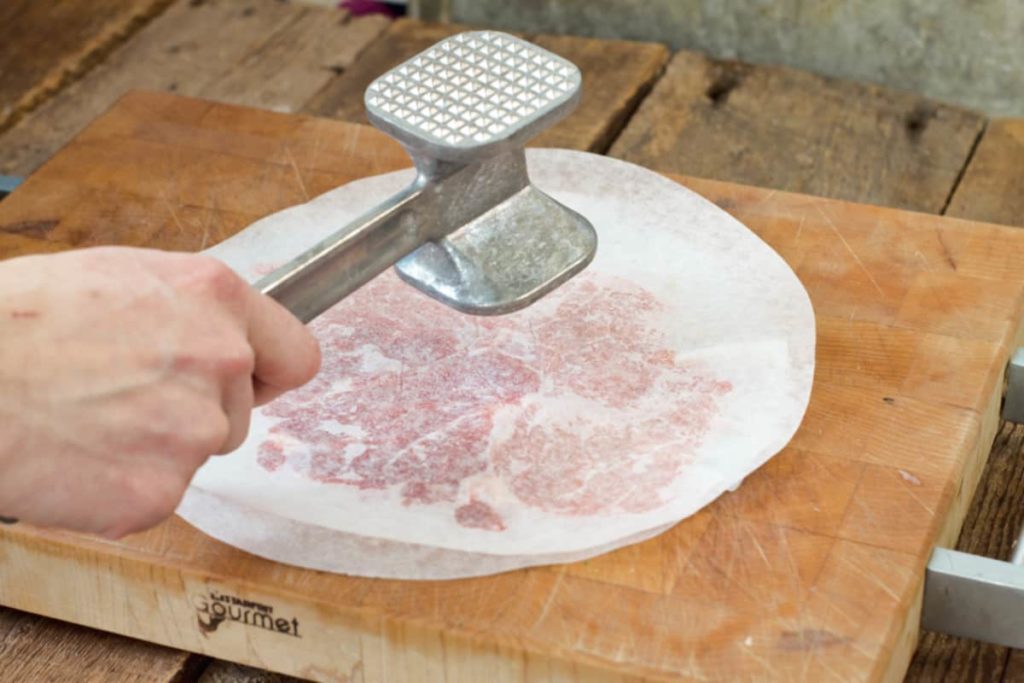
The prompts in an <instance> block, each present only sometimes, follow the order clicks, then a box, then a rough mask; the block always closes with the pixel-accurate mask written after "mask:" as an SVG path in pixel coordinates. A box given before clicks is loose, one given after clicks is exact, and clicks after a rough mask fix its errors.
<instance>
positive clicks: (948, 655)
mask: <svg viewBox="0 0 1024 683" xmlns="http://www.w3.org/2000/svg"><path fill="white" fill-rule="evenodd" d="M1022 197H1024V121H1022V120H1020V119H1016V120H1014V119H1003V120H997V121H992V122H990V123H989V125H988V127H987V128H986V130H985V133H984V135H983V136H982V138H981V142H980V143H979V145H978V147H977V149H976V150H975V153H974V155H973V156H972V157H971V159H970V161H969V163H968V165H967V168H966V169H965V171H964V174H963V178H962V179H961V181H960V183H959V185H958V186H957V188H956V191H955V193H954V194H953V197H952V200H951V201H950V204H949V207H948V208H947V210H946V215H950V216H957V217H960V218H969V219H973V220H983V221H989V222H993V223H1004V224H1007V225H1015V226H1024V204H1022V201H1024V200H1022ZM1022 523H1024V427H1021V426H1018V427H1015V426H1014V425H1012V424H1009V423H1003V424H1002V425H1001V427H1000V433H999V437H998V438H997V440H996V444H995V447H994V448H993V449H992V453H991V455H990V456H989V460H988V464H987V465H986V467H985V472H984V475H983V477H982V481H981V484H980V486H979V489H978V493H977V495H976V497H975V500H974V502H973V504H972V506H971V509H970V512H969V514H968V517H967V521H966V522H965V524H964V529H963V532H962V533H961V535H960V538H959V540H958V542H957V545H956V548H957V549H958V550H962V551H964V552H969V553H975V554H979V555H984V556H986V557H994V558H998V559H1003V560H1005V559H1009V557H1010V554H1011V551H1012V546H1013V543H1014V541H1015V540H1016V538H1017V532H1018V530H1019V529H1020V528H1021V525H1022ZM1021 678H1024V655H1022V654H1021V653H1020V652H1019V651H1015V650H1010V649H1008V648H1004V647H1000V646H996V645H990V644H987V643H980V642H977V641H972V640H968V639H966V638H954V637H952V636H948V635H944V634H938V633H926V634H924V635H923V636H922V638H921V642H920V645H919V647H918V650H917V652H916V653H915V656H914V660H913V663H912V665H911V667H910V670H909V671H908V673H907V681H914V682H918V681H920V682H922V683H923V682H925V681H943V680H965V681H993V682H994V681H1000V680H1006V681H1014V680H1020V679H1021Z"/></svg>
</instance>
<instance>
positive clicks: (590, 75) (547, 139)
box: [532, 35, 669, 153]
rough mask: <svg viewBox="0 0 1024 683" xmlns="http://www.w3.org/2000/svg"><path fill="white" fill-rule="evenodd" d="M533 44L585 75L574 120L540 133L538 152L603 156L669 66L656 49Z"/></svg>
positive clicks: (550, 40)
mask: <svg viewBox="0 0 1024 683" xmlns="http://www.w3.org/2000/svg"><path fill="white" fill-rule="evenodd" d="M534 42H535V43H537V44H538V45H540V46H541V47H543V48H545V49H548V50H551V51H552V52H554V53H555V54H559V55H561V56H563V57H565V58H566V59H568V60H569V61H571V62H572V63H574V64H576V65H577V66H578V67H579V68H580V71H582V72H583V98H582V100H581V101H580V105H579V107H577V109H576V111H575V112H574V113H573V114H571V116H572V118H571V119H567V120H566V121H563V122H562V123H561V124H560V125H556V126H553V127H551V128H549V129H548V130H546V131H544V132H543V133H541V134H540V135H538V136H537V138H536V139H535V140H534V141H533V142H532V144H533V145H536V146H537V147H565V148H570V149H584V150H587V151H590V152H602V153H603V152H605V151H607V150H608V148H609V147H610V146H611V144H612V141H613V140H614V139H615V138H616V136H618V134H619V133H620V132H621V130H622V127H623V126H624V125H625V124H626V121H627V120H628V119H629V117H630V116H631V115H632V114H633V112H634V110H635V109H636V107H637V105H638V104H639V103H640V100H641V99H643V97H644V96H646V95H647V93H648V91H649V90H650V89H651V87H652V85H653V84H654V80H655V79H656V78H657V77H658V75H659V74H660V73H661V70H662V69H663V68H664V66H665V63H666V62H667V61H668V57H669V53H668V49H667V48H665V46H664V45H659V44H655V43H636V42H630V41H625V40H595V39H593V38H576V37H572V36H544V35H542V36H537V37H536V39H535V40H534Z"/></svg>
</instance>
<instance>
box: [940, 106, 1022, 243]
mask: <svg viewBox="0 0 1024 683" xmlns="http://www.w3.org/2000/svg"><path fill="white" fill-rule="evenodd" d="M946 215H948V216H957V217H959V218H970V219H971V220H976V221H987V222H989V223H1002V224H1004V225H1015V226H1019V227H1024V119H997V120H995V121H991V122H990V123H989V124H988V127H987V128H986V129H985V134H984V135H983V136H982V137H981V142H980V143H979V144H978V148H977V150H975V152H974V156H973V157H972V158H971V161H970V163H969V164H968V166H967V169H966V171H964V175H963V179H962V180H961V181H960V184H959V185H958V186H957V188H956V192H955V193H954V194H953V198H952V200H951V201H950V203H949V208H948V209H947V211H946Z"/></svg>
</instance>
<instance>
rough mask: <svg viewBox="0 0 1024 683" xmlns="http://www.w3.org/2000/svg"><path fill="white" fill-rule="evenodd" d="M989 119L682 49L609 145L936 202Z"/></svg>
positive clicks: (690, 168)
mask: <svg viewBox="0 0 1024 683" xmlns="http://www.w3.org/2000/svg"><path fill="white" fill-rule="evenodd" d="M982 124H983V118H982V117H981V116H980V115H978V114H975V113H972V112H970V111H966V110H963V109H958V108H956V107H950V106H946V105H942V104H939V103H936V102H933V101H930V100H926V99H923V98H920V97H917V96H915V95H911V94H907V93H900V92H895V91H892V90H887V89H885V88H881V87H878V86H873V85H866V84H862V83H855V82H851V81H841V80H836V79H830V78H824V77H821V76H816V75H814V74H810V73H806V72H801V71H797V70H794V69H788V68H782V67H771V66H754V65H750V64H744V63H740V62H729V61H718V60H714V59H711V58H709V57H707V56H704V55H701V54H697V53H693V52H688V51H682V52H679V53H677V54H676V55H675V56H674V57H673V58H672V61H671V62H670V63H669V66H668V69H667V70H666V73H665V75H664V76H663V77H662V78H661V79H660V80H659V81H658V83H657V85H656V86H655V88H654V90H653V91H652V93H651V95H650V96H649V97H647V99H646V100H644V102H643V103H642V104H641V106H640V108H639V109H638V110H637V113H636V115H635V116H634V117H633V118H632V119H631V121H630V122H629V125H628V126H627V127H626V129H625V130H624V131H623V133H622V135H621V136H619V138H618V140H616V142H615V144H614V145H613V146H612V149H611V154H612V155H613V156H617V157H620V158H623V159H626V160H628V161H633V162H636V163H638V164H641V165H643V166H648V167H650V168H655V169H658V170H661V171H667V172H673V173H685V174H689V175H696V176H701V177H705V178H718V179H724V180H730V181H733V182H740V183H748V184H751V185H757V186H760V187H769V188H778V189H782V190H789V191H793V192H806V193H809V194H814V195H818V196H822V197H836V198H839V199H849V200H852V201H858V202H867V203H871V204H880V205H885V206H894V207H899V208H906V209H913V210H917V211H927V212H930V213H938V212H940V211H941V210H942V208H943V206H945V204H946V200H947V198H948V197H949V195H950V192H951V191H952V189H953V186H954V184H955V182H956V179H957V178H958V176H959V174H960V171H961V168H962V166H963V163H964V160H965V159H966V158H967V155H968V152H969V150H970V149H971V147H972V146H973V145H974V142H975V140H976V138H977V136H978V134H979V133H980V132H981V128H982Z"/></svg>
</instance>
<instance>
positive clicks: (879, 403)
mask: <svg viewBox="0 0 1024 683" xmlns="http://www.w3.org/2000/svg"><path fill="white" fill-rule="evenodd" d="M408 165H409V161H408V158H407V156H406V155H405V154H404V152H403V151H402V150H401V148H400V147H399V146H398V145H397V144H395V143H394V142H393V141H391V140H390V139H388V138H386V137H385V136H384V135H382V134H380V133H378V132H376V131H375V130H373V129H371V128H367V127H363V126H359V125H354V124H349V123H343V122H338V121H331V120H325V119H316V118H310V117H303V116H293V115H285V114H275V113H270V112H265V111H256V110H251V109H245V108H240V107H235V106H228V105H222V104H215V103H211V102H205V101H201V100H196V99H189V98H182V97H175V96H172V95H166V94H155V93H145V92H136V93H132V94H129V95H127V96H126V97H124V98H123V99H122V100H120V101H119V102H118V103H117V104H116V105H115V106H114V107H113V108H112V109H111V110H110V111H109V112H107V113H106V114H105V115H103V116H102V117H101V118H99V119H98V120H96V121H95V122H94V123H93V124H92V125H90V126H89V127H88V128H87V129H86V130H84V131H83V132H82V133H81V134H80V135H78V137H77V138H76V139H74V140H73V141H72V142H71V143H70V144H68V145H67V146H66V147H65V148H64V149H62V150H61V151H60V152H59V153H58V154H57V155H56V156H54V157H53V158H52V159H51V160H50V161H49V162H48V163H46V164H45V165H44V166H43V167H42V168H41V169H40V170H39V171H38V172H37V173H36V174H34V175H33V176H31V177H30V178H29V179H28V180H27V181H26V182H25V184H24V185H23V186H21V187H20V188H18V189H17V190H16V191H15V192H14V193H13V194H12V195H10V196H9V197H8V198H7V199H6V200H4V201H3V202H2V203H0V257H3V258H10V257H15V256H20V255H25V254H31V253H40V252H52V251H56V250H61V249H71V248H77V247H85V246H92V245H100V244H120V245H133V246H140V247H155V248H163V249H176V250H199V249H203V248H205V247H208V246H211V245H213V244H215V243H216V242H218V241H219V240H222V239H224V238H226V237H228V236H230V235H232V234H233V233H235V232H237V231H239V230H241V229H243V228H244V227H245V226H246V225H248V224H250V223H252V222H253V221H255V220H257V219H259V218H260V217H262V216H265V215H267V214H269V213H272V212H274V211H277V210H279V209H282V208H284V207H287V206H290V205H293V204H296V203H300V202H304V201H306V200H308V199H310V198H312V197H314V196H316V195H318V194H320V193H322V192H325V191H326V190H329V189H332V188H334V187H336V186H338V185H340V184H342V183H346V182H348V181H351V180H353V179H356V178H360V177H364V176H367V175H372V174H378V173H383V172H386V171H392V170H395V169H399V168H402V167H405V166H408ZM675 180H677V181H678V182H680V183H682V184H684V185H686V186H687V187H690V188H691V189H693V190H695V191H696V192H698V193H700V194H702V195H704V196H706V197H708V198H709V199H711V200H712V201H714V202H716V203H717V204H718V205H719V206H721V207H722V208H723V209H725V210H726V211H728V212H729V213H731V214H732V215H734V216H735V217H737V218H738V219H739V220H741V221H742V222H743V223H745V224H746V225H747V226H749V227H750V229H751V230H753V231H754V232H755V233H756V234H758V235H759V236H760V237H761V238H763V239H764V240H765V241H766V242H767V243H768V244H770V245H771V246H772V247H773V248H775V249H776V250H777V251H778V252H779V254H781V255H782V257H783V258H784V259H785V260H786V261H787V262H788V263H789V264H790V265H791V266H792V268H793V269H794V271H795V272H796V273H797V275H798V276H799V278H800V279H801V281H802V282H803V284H804V285H805V287H806V288H807V290H808V291H809V293H810V296H811V299H812V302H813V305H814V308H815V312H816V316H817V339H818V351H817V367H816V376H815V384H814V389H813V392H812V398H811V402H810V406H809V409H808V412H807V416H806V418H805V419H804V422H803V424H802V426H801V428H800V430H799V431H798V433H797V434H796V436H795V438H794V439H793V441H792V443H791V444H790V445H789V446H788V447H787V448H786V449H785V450H784V451H783V452H781V453H780V454H779V455H777V456H776V457H775V458H774V459H772V460H771V461H770V462H769V463H768V464H767V465H766V466H764V467H763V468H761V469H760V470H759V471H757V472H755V473H754V474H753V475H751V476H750V477H749V478H748V479H747V481H746V482H744V483H743V485H742V486H740V487H739V489H738V490H736V491H735V492H732V493H728V494H726V495H724V496H722V497H721V498H720V499H719V500H717V501H716V502H714V503H713V504H712V505H710V506H709V507H708V508H706V509H705V510H703V511H702V512H701V513H699V514H697V515H695V516H694V517H691V518H689V519H687V520H685V521H683V522H681V523H680V524H678V525H677V526H675V527H674V528H672V529H671V530H669V531H668V532H666V533H664V534H662V535H660V536H658V537H656V538H654V539H652V540H650V541H646V542H644V543H641V544H638V545H634V546H630V547H627V548H624V549H622V550H619V551H616V552H613V553H610V554H607V555H604V556H601V557H598V558H595V559H592V560H589V561H586V562H580V563H576V564H569V565H557V566H548V567H542V568H536V569H529V570H522V571H515V572H509V573H505V574H500V575H496V576H490V577H485V578H474V579H467V580H456V581H437V582H402V581H390V580H374V579H365V578H351V577H347V576H341V575H333V574H327V573H322V572H316V571H310V570H304V569H296V568H293V567H289V566H286V565H283V564H277V563H274V562H270V561H267V560H263V559H260V558H257V557H254V556H252V555H248V554H246V553H244V552H241V551H239V550H236V549H234V548H231V547H229V546H227V545H224V544H222V543H220V542H218V541H215V540H213V539H211V538H209V537H207V536H205V535H203V534H202V533H200V532H198V531H196V530H194V529H193V528H191V527H189V526H188V525H187V524H185V523H184V522H182V521H181V520H180V519H177V518H173V519H171V520H169V521H167V522H165V523H164V524H162V525H160V526H158V527H157V528H155V529H153V530H151V531H148V532H146V533H142V534H137V535H134V536H130V537H128V538H125V539H122V540H120V541H106V540H101V539H97V538H91V537H87V536H82V535H76V534H71V533H64V532H59V531H48V530H42V529H36V528H32V527H30V526H28V525H24V524H18V525H13V526H0V604H3V605H7V606H10V607H15V608H18V609H22V610H27V611H30V612H35V613H38V614H43V615H47V616H51V617H56V618H59V619H64V620H67V621H71V622H76V623H80V624H85V625H88V626H93V627H96V628H100V629H105V630H109V631H114V632H117V633H122V634H126V635H129V636H133V637H136V638H142V639H146V640H150V641H154V642H158V643H164V644H167V645H170V646H174V647H177V648H182V649H186V650H191V651H194V652H200V653H206V654H209V655H213V656H216V657H220V658H224V659H230V660H234V661H238V662H244V663H248V664H252V665H256V666H259V667H263V668H267V669H272V670H275V671H280V672H285V673H290V674H295V675H298V676H302V677H307V678H312V679H316V680H330V681H364V682H367V683H371V682H372V683H376V682H380V681H489V682H493V683H498V682H504V681H523V680H529V681H602V682H606V681H617V682H621V681H641V680H651V681H661V680H666V681H667V680H672V681H677V680H694V681H710V680H723V681H734V680H784V681H789V680H807V681H825V680H843V681H852V680H870V681H875V680H898V679H900V678H901V677H902V675H903V672H904V671H905V669H906V667H907V664H908V662H909V660H910V656H911V653H912V652H913V649H914V645H915V642H916V639H917V635H918V618H919V608H920V602H921V595H922V587H923V581H924V568H925V563H926V561H927V559H928V557H929V554H930V553H931V550H932V548H934V547H935V546H936V545H950V544H951V543H952V542H953V541H954V540H955V538H956V535H957V532H958V530H959V528H960V524H961V522H962V521H963V517H964V513H965V510H966V508H967V505H968V503H969V501H970V497H971V494H972V492H973V490H974V488H975V485H976V483H977V480H978V477H979V474H980V472H981V469H982V466H983V464H984V461H985V458H986V455H987V453H988V450H989V447H990V445H991V443H992V440H993V437H994V433H995V428H996V425H997V420H998V410H999V404H1000V399H1001V392H1002V384H1003V373H1004V368H1005V364H1006V362H1007V359H1008V356H1009V353H1010V351H1011V349H1013V348H1014V347H1015V345H1016V344H1017V343H1018V342H1019V335H1020V327H1021V316H1022V294H1024V269H1021V267H1020V264H1021V263H1024V232H1020V231H1014V230H1011V229H1007V228H1001V227H997V226H992V225H986V224H979V223H972V222H967V221H960V220H954V219H949V218H941V217H936V216H928V215H922V214H916V213H910V212H905V211H897V210H893V209H885V208H879V207H874V206H864V205H857V204H851V203H846V202H840V201H835V200H828V199H819V198H815V197H809V196H803V195H796V194H787V193H784V192H777V191H771V190H764V189H758V188H754V187H744V186H739V185H732V184H728V183H722V182H713V181H709V180H700V179H697V178H683V177H676V178H675Z"/></svg>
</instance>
